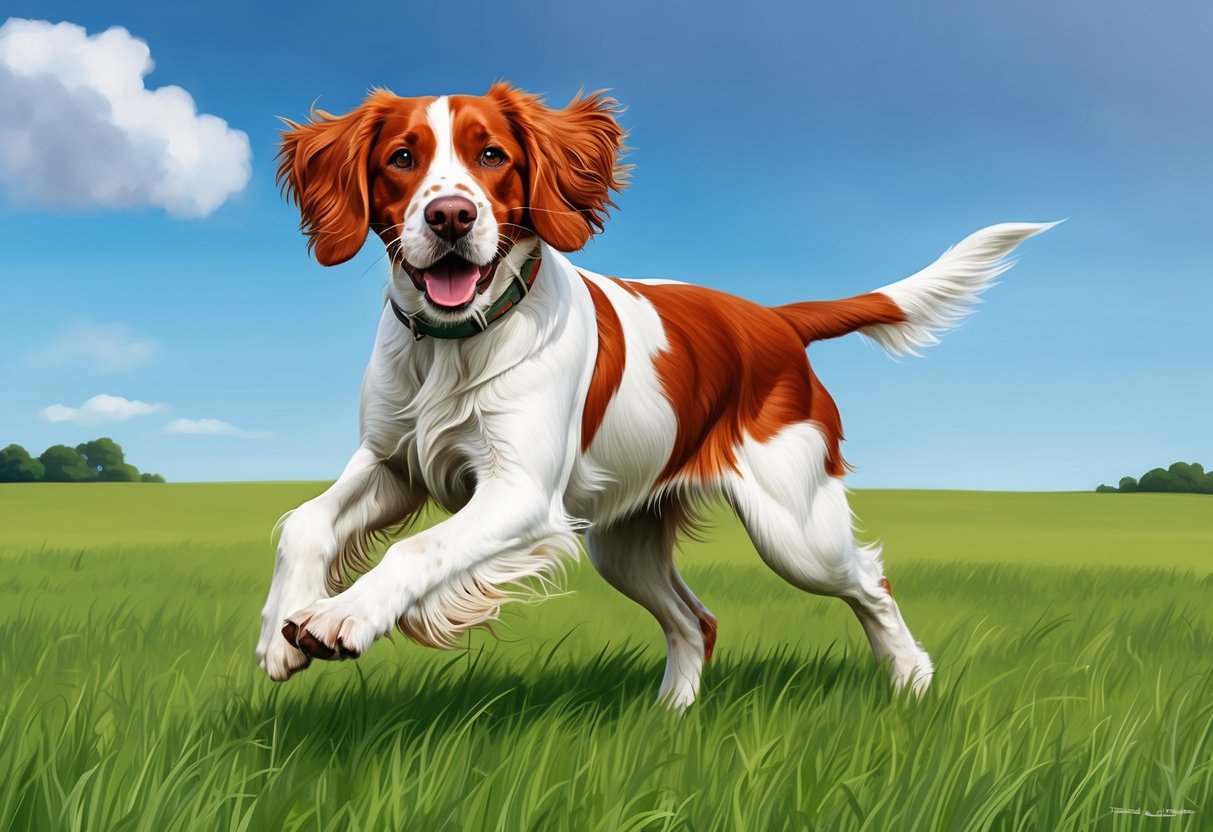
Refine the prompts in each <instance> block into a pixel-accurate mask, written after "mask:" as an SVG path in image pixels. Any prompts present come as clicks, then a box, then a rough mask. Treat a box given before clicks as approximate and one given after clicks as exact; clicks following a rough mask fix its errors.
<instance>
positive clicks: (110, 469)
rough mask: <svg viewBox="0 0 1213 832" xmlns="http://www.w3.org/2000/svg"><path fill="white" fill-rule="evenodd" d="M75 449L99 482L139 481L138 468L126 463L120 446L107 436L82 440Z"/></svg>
mask: <svg viewBox="0 0 1213 832" xmlns="http://www.w3.org/2000/svg"><path fill="white" fill-rule="evenodd" d="M76 451H77V452H78V453H79V454H80V455H81V456H82V457H84V459H85V461H86V462H87V463H88V467H89V468H91V469H93V473H94V474H95V475H96V479H97V480H98V481H100V482H138V481H139V471H138V469H137V468H135V466H133V465H129V464H127V461H126V454H124V453H123V452H122V446H121V445H119V444H118V443H117V442H115V441H114V440H113V439H110V438H109V437H108V436H103V437H102V438H100V439H94V440H92V441H91V442H83V443H81V444H79V445H77V446H76Z"/></svg>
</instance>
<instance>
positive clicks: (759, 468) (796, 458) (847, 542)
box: [724, 424, 934, 692]
mask: <svg viewBox="0 0 1213 832" xmlns="http://www.w3.org/2000/svg"><path fill="white" fill-rule="evenodd" d="M737 457H738V458H737V470H736V472H735V473H730V474H728V475H726V476H725V477H724V486H725V493H726V495H727V496H728V498H729V500H730V502H731V503H732V505H733V508H734V509H735V510H736V511H737V513H738V515H739V516H740V517H741V520H742V522H743V523H744V524H745V527H746V530H747V531H748V532H749V535H750V538H751V539H752V540H753V541H754V546H755V548H757V550H758V553H759V555H761V556H762V559H763V560H764V561H765V562H766V564H767V565H768V566H769V567H771V569H773V570H774V571H775V572H776V573H777V574H779V575H780V577H782V578H783V579H784V580H786V581H788V583H790V584H792V585H793V586H796V587H799V588H800V589H803V590H805V591H806V592H812V593H815V594H817V595H828V596H833V597H836V598H841V599H842V600H844V601H846V602H847V604H848V605H849V606H850V607H851V609H852V610H854V612H855V615H856V616H857V617H858V618H859V623H860V624H861V625H862V626H863V629H864V633H865V634H866V635H867V637H868V641H869V642H870V643H871V645H872V652H873V653H874V654H875V656H876V658H877V660H878V661H879V660H884V659H888V660H889V671H890V673H891V674H892V677H893V683H894V685H895V686H897V687H902V686H903V685H906V684H909V685H912V686H913V688H914V690H915V691H918V692H921V691H923V690H925V689H926V687H927V685H928V684H929V683H930V681H931V676H932V674H933V673H934V669H933V667H932V665H931V660H930V658H929V657H928V656H927V654H926V652H925V651H924V650H923V649H922V648H921V647H920V646H919V645H918V643H917V642H915V641H914V637H913V636H912V635H911V634H910V630H909V628H908V627H907V626H906V623H905V621H904V620H903V619H902V617H901V611H900V610H899V609H898V607H897V602H896V601H894V600H893V594H892V592H891V591H890V588H889V583H888V581H887V580H886V579H885V576H884V569H883V567H882V566H881V564H880V558H879V550H878V549H876V548H875V547H872V546H865V545H863V544H860V543H859V542H857V541H856V540H855V535H854V531H853V528H852V525H851V509H850V506H849V505H848V503H847V494H846V489H845V488H844V487H843V483H842V479H841V478H840V477H834V476H830V475H829V474H827V473H826V470H825V465H824V459H825V445H824V442H823V440H822V436H821V433H820V432H819V431H818V429H817V428H816V427H815V426H813V425H812V424H798V425H792V426H790V427H788V428H785V429H784V430H783V431H782V432H780V433H779V434H777V435H776V436H774V437H773V438H772V439H770V440H769V441H767V442H765V443H758V442H755V441H753V440H747V441H746V442H744V443H743V444H742V445H741V447H740V448H739V449H738V455H737Z"/></svg>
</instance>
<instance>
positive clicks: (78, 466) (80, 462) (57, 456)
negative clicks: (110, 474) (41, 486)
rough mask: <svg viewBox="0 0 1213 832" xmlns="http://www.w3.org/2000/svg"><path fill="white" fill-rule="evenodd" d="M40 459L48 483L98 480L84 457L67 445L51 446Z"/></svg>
mask: <svg viewBox="0 0 1213 832" xmlns="http://www.w3.org/2000/svg"><path fill="white" fill-rule="evenodd" d="M38 459H39V460H41V462H42V465H43V467H44V468H45V469H46V481H47V482H89V481H90V480H95V479H96V478H97V474H96V472H95V471H94V470H93V469H92V468H90V467H89V464H88V462H87V461H86V460H85V459H84V457H83V456H81V455H80V453H79V452H78V451H77V450H76V449H75V448H69V447H68V446H67V445H51V446H50V447H49V448H47V449H46V450H45V451H43V452H42V456H40V457H38Z"/></svg>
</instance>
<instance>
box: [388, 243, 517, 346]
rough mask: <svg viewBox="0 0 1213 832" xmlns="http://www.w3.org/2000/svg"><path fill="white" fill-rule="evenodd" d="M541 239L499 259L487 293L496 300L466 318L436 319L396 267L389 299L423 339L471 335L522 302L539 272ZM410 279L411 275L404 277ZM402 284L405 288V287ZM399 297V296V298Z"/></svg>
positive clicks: (402, 319)
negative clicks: (398, 273)
mask: <svg viewBox="0 0 1213 832" xmlns="http://www.w3.org/2000/svg"><path fill="white" fill-rule="evenodd" d="M540 248H541V246H540V243H539V239H538V238H537V237H533V238H528V239H524V240H521V241H519V242H517V243H515V244H514V245H513V246H512V247H511V249H510V251H509V252H507V253H506V254H505V256H503V257H502V258H501V262H500V263H498V265H497V268H496V270H495V273H494V275H493V279H492V281H491V282H490V284H489V286H488V287H487V289H486V291H485V294H486V295H488V296H489V297H490V298H492V300H491V301H490V302H489V304H488V305H487V306H482V307H481V308H474V311H473V314H472V315H471V316H470V317H467V318H464V319H463V320H456V321H444V320H434V319H433V318H432V317H431V316H430V315H427V314H426V311H427V310H426V304H425V301H424V300H423V297H422V295H421V293H420V292H418V291H416V290H415V289H414V288H413V287H411V286H406V285H404V283H403V282H402V281H401V280H400V277H399V275H397V273H396V272H397V270H396V269H393V274H392V280H391V282H390V283H389V286H388V292H387V300H388V303H389V304H390V305H391V307H392V312H393V313H394V314H395V316H396V319H397V320H399V321H400V323H401V324H402V325H403V326H404V327H406V328H407V329H408V330H409V331H410V332H411V333H412V334H413V339H414V340H417V341H420V340H421V339H422V338H425V337H430V338H437V339H440V340H456V339H463V338H471V337H472V336H475V335H478V334H480V333H481V332H484V331H485V330H487V329H488V328H489V327H490V326H492V325H493V324H494V323H495V322H497V321H499V320H500V319H501V318H503V317H505V316H506V315H507V314H508V313H509V312H510V311H512V310H513V309H514V308H516V307H517V306H518V304H519V303H521V302H522V300H523V298H525V297H526V296H527V294H528V293H529V292H530V289H531V286H532V285H533V284H534V282H535V278H536V276H537V275H538V274H539V265H540V254H541V252H540ZM404 280H405V281H408V278H407V276H406V277H405V278H404ZM402 287H403V288H404V291H401V289H402ZM398 298H399V299H398Z"/></svg>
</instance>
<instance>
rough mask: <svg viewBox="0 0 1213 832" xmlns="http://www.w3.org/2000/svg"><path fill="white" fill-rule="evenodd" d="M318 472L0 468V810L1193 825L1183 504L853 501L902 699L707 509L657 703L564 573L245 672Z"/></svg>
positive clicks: (455, 820)
mask: <svg viewBox="0 0 1213 832" xmlns="http://www.w3.org/2000/svg"><path fill="white" fill-rule="evenodd" d="M320 488H321V486H320V485H317V484H314V483H282V484H232V485H168V486H153V485H116V484H115V485H84V486H70V485H67V486H59V485H51V484H46V485H32V486H19V485H17V486H14V485H2V486H0V567H2V568H0V829H11V830H31V829H35V830H41V829H81V830H109V829H123V830H149V832H163V830H175V829H204V830H232V831H234V830H250V832H260V830H276V829H308V830H311V829H316V830H346V829H362V830H384V829H392V830H398V829H406V830H431V829H474V830H529V829H535V830H555V829H570V830H616V829H628V830H640V829H654V830H658V829H669V830H674V829H678V830H683V829H686V830H691V829H694V830H762V831H763V832H765V830H779V829H821V830H836V829H865V830H875V831H876V832H881V830H894V829H921V830H966V831H967V830H980V829H1000V830H1001V829H1006V830H1060V829H1104V828H1107V829H1185V830H1196V829H1209V828H1213V804H1211V803H1210V797H1211V785H1213V603H1210V600H1211V598H1210V596H1211V590H1213V575H1211V573H1213V498H1210V497H1203V496H1190V495H1149V494H1142V495H1095V494H996V493H966V492H913V491H904V492H893V491H884V492H859V493H857V494H856V495H855V498H854V505H855V508H856V510H857V512H858V514H859V516H860V518H861V521H862V525H863V528H864V529H866V530H868V532H869V533H870V535H871V536H872V537H877V536H878V537H879V538H880V539H881V540H882V541H883V542H884V543H885V545H886V555H885V560H886V564H887V567H888V574H889V576H890V579H891V581H892V584H893V587H894V590H895V592H896V594H897V597H898V600H899V601H900V603H901V606H902V610H903V612H904V613H905V616H906V619H907V621H908V622H909V623H910V626H911V627H912V628H913V630H914V633H915V635H916V636H917V637H918V638H919V639H920V640H921V641H922V642H923V644H924V646H926V647H927V649H928V650H929V651H930V652H931V654H932V656H933V658H934V659H935V662H936V666H937V669H938V672H937V675H936V677H935V683H934V686H933V687H932V689H931V690H930V692H929V693H928V694H927V696H926V697H925V698H924V699H922V700H921V701H914V700H912V699H909V698H907V697H905V696H894V695H893V694H892V693H891V692H890V690H889V685H888V682H887V676H886V674H885V673H884V671H883V669H881V668H880V667H878V666H877V665H875V664H874V662H873V660H872V658H871V654H870V651H869V650H868V647H867V643H866V641H865V640H864V639H863V636H862V633H861V631H860V628H859V626H858V624H857V623H856V622H855V620H854V618H853V616H852V614H851V613H850V611H849V610H848V609H847V608H846V606H845V605H844V604H842V603H841V602H838V601H834V600H828V599H819V598H815V597H811V596H807V595H804V594H802V593H800V592H798V591H796V590H794V589H792V588H791V587H788V586H787V585H785V584H784V583H783V582H781V581H780V580H779V579H778V578H777V577H775V576H774V575H773V574H772V573H770V572H769V571H767V570H766V569H765V567H763V566H762V565H761V563H760V562H759V561H758V558H757V556H756V555H755V554H754V553H753V550H752V549H751V548H750V546H749V544H748V542H747V541H746V539H745V537H744V535H743V534H742V532H741V530H740V529H739V527H738V526H737V525H736V524H735V523H733V522H732V521H731V520H728V519H727V518H725V517H724V516H723V515H722V516H721V518H720V523H719V524H718V528H717V529H715V530H714V532H713V533H712V535H711V537H710V540H709V541H708V542H707V543H703V544H691V545H687V546H686V547H685V548H684V550H683V552H682V554H681V556H680V563H681V567H682V570H683V573H684V575H685V576H686V578H687V581H688V583H689V584H690V585H691V586H692V587H694V588H695V590H696V592H697V594H699V596H700V597H701V598H703V600H704V601H705V602H706V603H707V604H708V605H709V606H710V607H711V608H712V609H713V611H714V612H715V613H716V615H717V616H718V618H719V619H720V641H719V643H718V646H717V658H716V660H715V661H714V662H713V663H712V665H711V666H710V667H709V669H708V672H707V674H706V676H705V680H704V687H703V692H702V695H701V698H700V701H699V703H698V704H697V705H696V706H695V707H694V708H692V709H691V710H689V711H688V712H686V713H685V714H683V715H681V716H679V715H675V714H671V713H669V712H667V711H665V710H664V709H662V708H660V707H658V706H657V705H656V704H655V702H654V695H655V693H656V689H657V685H658V683H659V681H660V677H661V666H662V661H663V647H664V645H663V641H662V638H661V636H660V631H659V629H658V627H657V625H656V623H655V622H654V621H652V619H650V618H649V616H648V614H647V613H645V612H644V611H642V610H641V609H640V608H639V607H635V606H633V605H632V604H631V603H630V602H629V601H627V600H626V599H623V598H622V597H621V596H619V595H617V594H616V593H615V592H614V591H613V590H611V589H609V588H608V587H606V586H605V584H603V583H602V581H601V580H599V579H598V577H597V576H596V575H594V574H593V571H592V570H591V569H590V568H589V567H588V565H581V566H576V567H574V568H572V569H570V573H569V580H568V586H569V589H570V590H572V592H571V593H570V594H568V595H564V596H561V597H556V598H552V599H550V600H548V601H546V602H544V603H543V604H541V605H537V606H530V605H513V606H512V607H510V608H508V609H507V611H506V612H505V613H504V615H503V620H502V622H501V623H500V625H499V626H498V628H497V630H498V638H497V639H493V638H490V637H488V636H486V635H483V634H476V635H474V636H472V637H471V639H470V641H469V646H468V649H466V650H461V651H455V652H439V651H432V650H424V649H422V648H418V647H415V646H413V645H411V644H408V643H406V642H404V641H403V639H399V638H398V639H396V641H395V642H394V643H393V642H389V641H386V640H385V641H381V642H379V643H378V644H377V645H376V646H375V647H374V648H373V649H372V650H371V651H370V652H369V653H368V654H367V655H366V656H364V657H363V658H362V659H360V660H359V661H357V662H344V663H340V664H322V663H314V664H313V666H312V668H311V669H309V670H308V671H307V672H305V673H303V674H301V675H299V676H297V677H296V678H294V679H292V680H291V681H290V682H288V683H287V684H285V685H281V686H279V685H274V684H273V683H271V682H270V681H268V680H267V679H266V678H265V677H264V676H263V675H262V674H261V671H260V669H259V668H257V667H256V665H255V662H254V660H253V647H254V644H255V642H256V636H257V627H258V616H259V611H260V607H261V603H262V602H263V600H264V595H265V591H266V588H267V585H268V580H269V573H270V567H271V562H272V545H271V543H270V539H269V534H270V528H271V526H272V525H273V522H274V520H275V519H276V518H277V517H278V516H279V515H280V514H281V513H282V512H283V511H285V510H286V509H288V508H291V507H293V506H294V505H296V504H297V503H299V502H300V501H301V500H303V499H305V498H307V497H308V496H311V495H312V494H314V493H316V492H317V491H318V490H319V489H320ZM1116 808H1122V809H1140V810H1143V812H1145V811H1151V812H1153V811H1157V810H1162V809H1186V810H1191V811H1192V812H1194V814H1189V815H1186V816H1183V817H1180V818H1172V819H1166V818H1157V817H1149V816H1146V815H1145V814H1136V815H1130V814H1117V813H1115V812H1114V809H1116Z"/></svg>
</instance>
